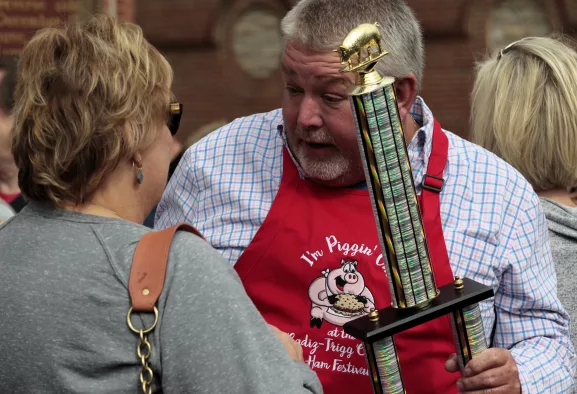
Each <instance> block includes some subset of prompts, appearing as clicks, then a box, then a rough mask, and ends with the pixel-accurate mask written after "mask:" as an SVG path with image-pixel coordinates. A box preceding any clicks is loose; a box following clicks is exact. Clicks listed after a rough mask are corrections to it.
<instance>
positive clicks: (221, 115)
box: [0, 0, 577, 142]
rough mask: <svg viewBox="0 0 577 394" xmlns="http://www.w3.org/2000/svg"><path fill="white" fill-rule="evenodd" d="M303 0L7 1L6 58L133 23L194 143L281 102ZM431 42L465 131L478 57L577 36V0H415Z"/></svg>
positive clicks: (431, 94) (444, 106) (432, 101)
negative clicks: (70, 24) (30, 43)
mask: <svg viewBox="0 0 577 394" xmlns="http://www.w3.org/2000/svg"><path fill="white" fill-rule="evenodd" d="M359 1H363V0H359ZM295 2H296V0H0V55H7V54H8V55H14V54H17V53H18V52H19V50H20V49H21V47H22V46H23V45H24V44H25V42H26V41H27V39H28V38H29V37H30V36H31V34H33V32H34V31H35V30H36V29H38V28H41V27H43V26H46V25H49V24H53V23H58V22H60V21H66V20H75V19H86V18H87V17H88V16H89V15H90V14H92V13H94V12H97V11H105V12H108V13H111V14H113V15H115V16H117V17H119V18H120V19H124V20H130V21H135V22H136V23H138V24H139V25H140V26H142V28H143V30H144V32H145V35H146V37H147V38H148V39H149V40H150V41H151V42H152V43H153V44H154V45H156V46H157V47H158V48H159V49H160V50H161V51H162V52H163V53H164V54H165V55H166V56H167V58H168V59H169V61H170V62H171V64H172V65H173V68H174V71H175V82H174V92H175V94H176V96H177V98H178V99H179V101H181V102H183V104H184V106H185V107H184V108H185V115H184V117H183V120H182V124H181V131H180V132H179V134H178V138H179V139H180V140H181V141H183V142H184V141H186V140H187V139H189V137H191V136H192V140H195V139H198V138H200V137H201V136H202V135H204V134H206V133H208V132H210V131H212V130H214V129H215V128H216V127H218V126H219V125H221V124H223V123H225V122H228V121H230V120H232V119H234V118H236V117H239V116H243V115H248V114H251V113H254V112H262V111H268V110H271V109H273V108H278V107H279V106H280V98H281V95H282V80H281V74H280V70H279V65H280V57H281V52H282V46H281V45H282V44H281V37H280V31H279V23H280V20H281V18H282V17H283V15H284V14H285V13H286V12H287V11H288V10H289V9H290V7H291V6H292V5H293V4H294V3H295ZM408 2H409V3H410V5H411V6H412V7H413V9H414V10H415V12H416V14H417V16H418V18H419V20H420V21H421V23H422V25H423V29H424V34H425V42H426V54H427V61H426V70H425V78H424V81H423V89H422V92H421V94H422V96H423V97H424V98H425V100H426V102H427V103H428V104H429V106H430V107H431V108H432V109H433V112H434V113H435V115H436V117H437V118H438V119H439V120H440V122H441V123H442V124H443V125H444V127H445V128H447V129H449V130H452V131H454V132H455V133H457V134H459V135H461V136H464V137H467V134H468V117H469V94H470V91H471V88H472V82H473V77H474V66H475V62H476V61H478V60H480V59H482V58H483V57H484V55H485V54H486V53H487V51H490V50H493V49H497V48H501V47H503V46H505V45H507V44H508V43H510V42H512V41H514V40H516V39H519V38H521V37H524V36H527V35H546V34H548V33H550V32H553V31H559V32H563V33H565V34H569V35H575V32H576V29H577V0H475V1H472V0H434V1H433V0H408Z"/></svg>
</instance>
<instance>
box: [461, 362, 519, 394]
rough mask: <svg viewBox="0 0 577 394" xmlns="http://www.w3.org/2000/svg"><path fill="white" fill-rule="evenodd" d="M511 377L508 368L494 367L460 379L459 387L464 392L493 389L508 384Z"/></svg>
mask: <svg viewBox="0 0 577 394" xmlns="http://www.w3.org/2000/svg"><path fill="white" fill-rule="evenodd" d="M509 377H510V376H509V371H508V370H507V368H505V367H501V368H493V369H490V370H488V371H485V372H482V373H480V374H478V375H474V376H471V377H463V378H461V379H459V380H458V381H457V387H458V388H459V390H460V391H461V392H464V393H469V392H472V391H473V392H474V391H476V390H484V389H492V388H497V387H501V386H506V385H507V384H508V383H509ZM491 393H492V391H491Z"/></svg>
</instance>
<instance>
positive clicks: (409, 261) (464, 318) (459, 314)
mask: <svg viewBox="0 0 577 394" xmlns="http://www.w3.org/2000/svg"><path fill="white" fill-rule="evenodd" d="M335 51H336V52H338V53H339V55H340V57H341V63H342V64H343V65H344V68H343V69H342V70H341V71H342V72H354V73H356V81H355V84H354V86H353V87H352V88H351V89H350V90H349V96H350V102H351V105H352V109H353V116H354V118H355V126H356V131H357V136H358V142H359V147H360V151H361V155H362V159H363V165H364V169H365V175H366V179H367V186H368V190H369V194H370V196H371V201H372V206H373V213H374V217H375V221H376V225H377V231H378V234H379V241H380V246H381V250H382V252H383V255H384V256H386V260H387V264H386V273H387V278H388V282H389V287H390V292H391V299H392V305H391V306H390V307H387V308H384V309H381V310H378V311H377V310H374V311H372V312H371V313H369V314H368V315H367V316H364V317H360V318H358V319H356V320H353V321H351V322H349V323H347V324H345V325H344V330H345V332H346V333H347V334H349V335H351V336H353V337H355V338H357V339H360V340H361V341H363V343H364V346H365V350H366V352H365V353H366V356H367V361H368V365H369V371H370V373H371V378H372V382H373V389H374V392H375V393H377V394H382V393H395V394H396V393H405V389H404V387H403V379H402V371H401V370H400V367H399V359H398V356H397V352H396V350H395V342H394V339H393V335H394V334H397V333H400V332H402V331H405V330H408V329H410V328H412V327H415V326H417V325H420V324H423V323H426V322H428V321H430V320H433V319H436V318H438V317H440V316H443V315H446V314H449V313H451V315H452V316H451V319H450V320H451V323H452V327H453V337H454V342H455V347H456V353H457V356H458V362H459V367H460V368H461V371H463V369H464V367H465V365H466V364H467V362H468V361H469V360H471V358H473V357H475V356H476V355H478V354H479V353H480V352H482V351H483V350H485V349H487V344H486V339H485V333H484V330H483V322H482V319H481V311H480V309H479V304H478V302H479V301H482V300H484V299H487V298H490V297H492V296H493V290H492V289H491V288H489V287H487V286H484V285H482V284H480V283H477V282H475V281H472V280H470V279H466V278H464V279H460V278H458V277H456V278H455V282H454V283H450V284H448V285H446V286H443V287H441V288H440V289H437V286H436V283H435V278H434V275H433V270H432V265H431V259H430V254H429V250H428V245H427V239H426V237H425V230H424V226H423V221H422V217H421V211H420V207H419V204H418V201H417V194H416V191H415V187H414V180H413V176H412V172H411V166H410V163H409V158H408V154H407V147H406V143H405V137H404V133H403V126H402V124H401V120H400V118H399V112H398V107H397V101H396V96H395V90H394V85H393V83H394V78H392V77H386V76H381V75H380V74H379V73H378V72H377V71H376V70H375V66H376V64H377V62H378V61H379V59H381V58H382V57H384V56H386V55H387V54H388V52H387V51H386V50H385V49H384V48H383V43H382V41H381V35H380V32H379V25H378V24H362V25H359V26H357V27H356V28H355V29H353V30H352V31H351V32H350V33H349V34H348V35H347V37H346V38H345V39H344V41H343V44H342V45H341V46H340V47H339V49H337V50H335Z"/></svg>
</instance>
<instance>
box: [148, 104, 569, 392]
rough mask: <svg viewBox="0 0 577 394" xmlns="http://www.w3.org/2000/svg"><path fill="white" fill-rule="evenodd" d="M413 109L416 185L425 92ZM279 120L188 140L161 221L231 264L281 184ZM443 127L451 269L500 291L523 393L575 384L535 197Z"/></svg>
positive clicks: (253, 121)
mask: <svg viewBox="0 0 577 394" xmlns="http://www.w3.org/2000/svg"><path fill="white" fill-rule="evenodd" d="M411 114H412V116H413V117H414V118H415V120H416V121H417V123H419V124H422V125H423V126H422V127H421V129H420V130H419V131H418V132H417V134H416V135H415V138H413V140H412V141H411V143H410V144H409V146H408V152H409V158H410V162H411V166H412V170H413V176H414V178H415V184H416V185H417V193H420V186H419V185H420V184H421V182H422V179H423V175H424V171H425V169H426V168H427V164H428V158H429V155H430V152H431V141H432V140H431V139H432V133H433V115H432V113H431V111H430V110H429V109H428V108H427V106H426V105H425V104H424V102H423V101H422V99H421V98H418V99H417V101H416V103H415V105H414V107H413V109H412V111H411ZM282 122H283V120H282V114H281V111H280V110H275V111H272V112H269V113H265V114H256V115H252V116H248V117H245V118H240V119H237V120H235V121H234V122H232V123H230V124H228V125H226V126H224V127H222V128H220V129H219V130H216V131H215V132H213V133H211V134H209V135H208V136H207V137H205V138H204V139H202V140H201V141H200V142H198V143H197V144H195V145H194V146H192V147H191V148H190V149H189V150H188V151H187V152H186V154H185V155H184V157H183V159H182V161H181V162H180V164H179V166H178V168H177V170H176V172H175V173H174V175H173V177H172V178H171V181H170V183H169V185H168V187H167V189H166V191H165V193H164V196H163V199H162V201H161V203H160V204H159V206H158V213H157V223H156V227H157V228H166V227H169V226H171V225H173V224H176V223H178V222H182V221H186V222H189V223H192V224H193V225H194V226H195V227H196V228H197V229H198V230H199V231H200V232H201V233H202V234H203V235H204V236H205V237H206V239H207V240H208V241H209V242H210V243H211V244H212V245H213V246H214V247H215V248H216V249H217V250H219V251H220V252H221V253H222V255H223V256H224V257H225V258H227V259H228V260H229V261H230V262H231V264H234V263H235V262H236V261H237V260H238V258H239V256H240V255H241V253H242V252H243V251H244V250H245V249H246V247H247V246H248V245H249V243H250V242H251V240H252V238H253V236H254V235H255V234H256V232H257V230H258V228H259V227H260V226H261V224H262V223H263V222H264V220H265V218H266V216H267V214H268V211H269V209H270V207H271V205H272V202H273V200H274V198H275V195H276V193H277V191H278V189H279V186H280V181H281V175H282V162H283V159H282V148H283V138H282V135H281V134H280V133H279V132H278V130H279V127H278V126H279V125H282ZM445 133H446V135H447V137H448V139H449V157H448V164H447V167H446V169H445V172H444V177H445V188H444V190H443V192H442V193H441V216H442V221H443V232H444V236H445V240H446V243H447V249H448V252H449V258H450V262H451V267H452V269H453V273H454V274H455V275H458V276H460V277H467V278H470V279H473V280H476V281H478V282H481V283H484V284H486V285H488V286H492V287H493V289H494V291H495V297H494V298H492V299H490V300H488V301H485V302H482V303H481V311H482V314H483V321H484V326H485V333H486V335H487V338H488V341H490V342H492V345H493V346H494V347H501V348H507V349H510V350H511V353H512V354H513V357H514V358H515V361H516V362H517V365H518V368H519V374H520V378H521V384H522V390H523V393H524V394H527V393H539V394H541V393H567V392H572V388H573V385H574V382H573V380H574V377H573V376H574V371H575V364H576V360H575V353H574V350H573V347H572V345H571V342H570V340H569V316H568V315H567V313H566V312H565V310H564V309H563V307H562V306H561V304H560V302H559V300H558V298H557V296H556V291H557V290H556V288H557V279H556V276H555V269H554V265H553V263H552V260H551V252H550V250H549V243H548V234H547V225H546V222H545V217H544V215H543V212H542V209H541V206H540V203H539V199H538V198H537V196H536V195H535V193H534V192H533V190H532V189H531V187H530V186H529V184H528V183H527V181H526V180H525V179H523V177H522V176H521V175H520V174H519V173H518V172H517V171H515V170H514V169H513V168H512V167H511V166H509V165H508V164H506V163H505V162H503V161H502V160H500V159H499V158H497V157H496V156H495V155H493V154H491V153H489V152H488V151H486V150H484V149H482V148H480V147H478V146H476V145H473V144H471V143H469V142H467V141H465V140H463V139H461V138H459V137H458V136H456V135H454V134H452V133H450V132H447V131H445ZM492 334H493V335H492Z"/></svg>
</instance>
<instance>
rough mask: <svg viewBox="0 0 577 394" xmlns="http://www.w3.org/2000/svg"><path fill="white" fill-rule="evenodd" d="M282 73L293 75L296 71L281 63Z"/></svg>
mask: <svg viewBox="0 0 577 394" xmlns="http://www.w3.org/2000/svg"><path fill="white" fill-rule="evenodd" d="M281 69H282V72H283V73H284V74H286V75H295V74H296V71H295V70H293V69H292V68H290V67H288V66H287V65H286V64H284V63H282V66H281Z"/></svg>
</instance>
